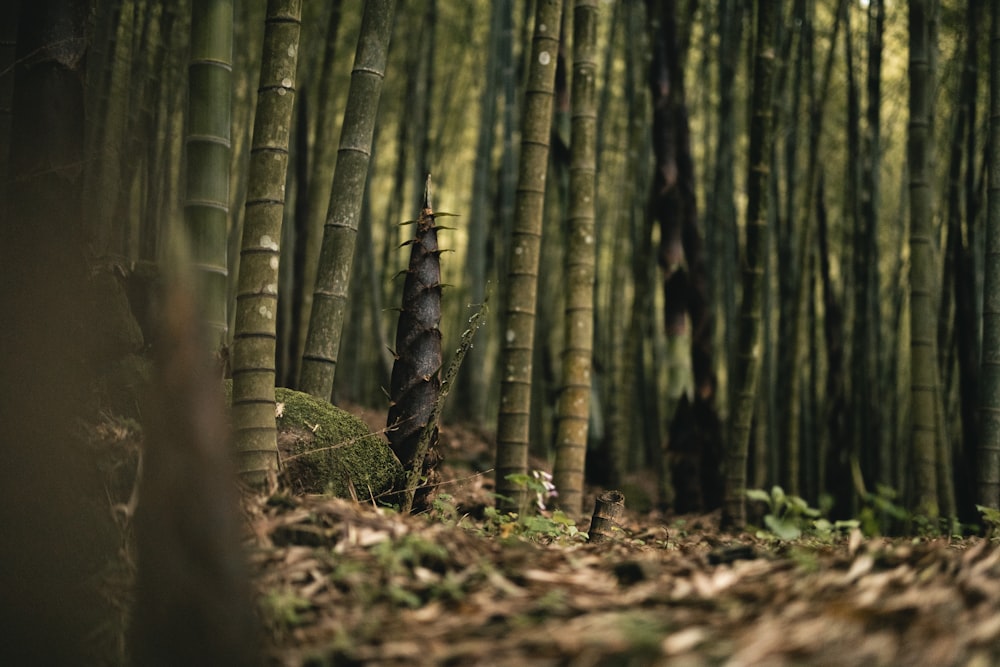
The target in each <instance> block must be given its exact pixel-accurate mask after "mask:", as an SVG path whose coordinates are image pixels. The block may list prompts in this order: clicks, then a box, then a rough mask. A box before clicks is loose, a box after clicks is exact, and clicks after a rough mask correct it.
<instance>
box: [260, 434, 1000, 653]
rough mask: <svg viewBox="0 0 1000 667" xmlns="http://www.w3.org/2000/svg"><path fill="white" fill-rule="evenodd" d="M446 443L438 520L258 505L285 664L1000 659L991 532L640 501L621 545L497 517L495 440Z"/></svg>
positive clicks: (318, 505) (998, 567)
mask: <svg viewBox="0 0 1000 667" xmlns="http://www.w3.org/2000/svg"><path fill="white" fill-rule="evenodd" d="M441 443H442V447H443V449H444V453H445V461H446V464H447V465H446V466H445V468H444V469H443V475H442V477H443V480H444V481H445V482H446V484H445V485H443V486H442V487H440V489H439V492H438V496H437V499H436V502H434V503H433V504H432V507H433V509H431V510H430V511H428V512H426V513H424V514H419V515H413V516H401V515H399V514H398V513H395V512H393V511H391V510H388V509H384V508H377V507H374V506H372V505H371V504H359V503H355V502H351V501H346V500H339V499H329V498H320V497H296V498H282V499H280V501H276V499H275V498H271V499H270V500H269V501H268V500H266V499H264V498H261V499H259V502H257V503H256V504H253V503H251V506H250V507H249V508H248V511H249V512H250V514H251V519H252V525H253V529H254V535H255V540H256V546H255V548H254V549H253V550H252V565H253V571H254V576H255V580H256V583H257V587H258V590H259V592H260V601H261V606H262V610H263V615H264V617H265V621H266V623H267V625H268V629H269V637H268V640H269V647H268V651H269V656H270V659H271V661H272V662H273V663H274V664H284V665H300V664H316V665H329V664H335V665H352V664H365V665H367V664H371V665H463V666H464V665H510V666H512V667H513V666H523V665H580V666H583V665H587V666H591V665H608V666H612V665H614V666H619V665H623V666H627V665H668V664H669V665H727V666H733V667H735V666H737V665H741V666H742V665H935V666H940V665H970V666H971V665H975V666H982V667H987V666H989V665H996V664H1000V550H998V549H997V548H996V545H995V544H993V543H991V542H990V541H989V540H985V539H982V538H968V539H963V540H956V539H946V538H938V539H930V538H922V539H899V538H896V539H885V538H877V539H867V538H863V537H862V536H861V533H860V532H859V531H857V530H854V531H845V532H844V533H843V534H840V533H838V534H832V535H827V536H826V537H823V538H818V537H810V538H801V539H799V540H795V541H779V540H777V539H773V538H769V537H767V536H765V535H758V534H756V533H754V534H749V533H747V534H740V535H728V534H724V533H720V532H719V531H718V528H717V525H718V516H717V515H709V516H684V517H663V516H659V515H657V514H644V515H639V514H636V513H629V512H626V514H627V518H626V520H625V522H624V526H623V528H624V530H622V531H621V533H620V536H619V537H618V538H617V539H613V540H611V541H609V542H605V543H602V544H590V543H588V542H587V541H586V539H585V537H584V536H583V535H581V534H579V533H575V534H574V530H573V529H572V528H570V527H568V526H566V525H563V524H560V523H559V522H557V521H550V520H546V519H545V515H543V518H542V520H540V521H537V522H535V523H532V524H526V523H523V522H522V523H510V522H504V521H502V520H500V518H499V517H497V516H495V515H491V514H490V512H489V511H488V510H486V509H485V508H487V507H489V506H490V505H492V495H491V486H492V482H491V479H490V475H488V474H482V473H480V474H476V472H475V465H476V461H478V462H479V463H480V465H482V463H483V458H484V452H485V453H488V451H489V450H488V447H489V445H488V444H487V443H486V442H485V441H484V440H483V439H482V438H481V437H480V436H478V435H477V434H475V433H474V432H472V431H469V430H466V429H457V430H456V429H445V430H444V431H443V432H442V436H441ZM470 466H471V468H470ZM627 502H628V499H626V504H627ZM549 516H551V515H549ZM587 527H588V526H587V521H584V522H583V523H582V524H581V525H579V526H577V528H578V529H579V530H580V531H586V529H587Z"/></svg>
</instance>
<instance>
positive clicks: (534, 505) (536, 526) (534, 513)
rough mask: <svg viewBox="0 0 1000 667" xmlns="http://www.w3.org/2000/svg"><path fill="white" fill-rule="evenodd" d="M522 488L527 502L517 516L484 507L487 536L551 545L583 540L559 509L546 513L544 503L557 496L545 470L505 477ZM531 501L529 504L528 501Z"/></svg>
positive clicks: (572, 522) (550, 476) (584, 534)
mask: <svg viewBox="0 0 1000 667" xmlns="http://www.w3.org/2000/svg"><path fill="white" fill-rule="evenodd" d="M506 479H508V480H510V481H511V482H513V483H514V484H515V485H517V486H520V487H522V488H524V489H525V491H526V492H527V493H525V494H524V496H525V497H526V500H525V501H524V502H523V503H522V506H521V508H520V509H521V511H520V512H518V513H516V514H515V513H512V512H511V513H502V512H500V511H499V510H497V509H495V508H487V509H486V512H485V514H484V518H485V519H486V528H485V529H484V530H485V532H486V533H487V534H492V535H499V536H500V537H520V538H524V539H528V540H540V541H546V542H552V541H557V540H564V539H568V540H571V541H577V540H580V541H582V540H586V539H587V534H586V533H581V532H580V531H579V530H578V529H577V527H576V522H574V521H573V520H572V519H571V518H569V516H567V515H566V513H565V512H563V511H562V510H553V511H551V512H550V511H549V510H548V509H547V507H546V503H547V502H548V501H549V500H551V499H552V498H555V497H557V496H558V493H557V492H556V488H555V485H554V484H553V483H552V475H551V474H550V473H547V472H545V471H544V470H533V471H532V472H531V474H530V475H525V474H513V475H508V476H507V478H506ZM532 500H533V501H534V502H531V501H532Z"/></svg>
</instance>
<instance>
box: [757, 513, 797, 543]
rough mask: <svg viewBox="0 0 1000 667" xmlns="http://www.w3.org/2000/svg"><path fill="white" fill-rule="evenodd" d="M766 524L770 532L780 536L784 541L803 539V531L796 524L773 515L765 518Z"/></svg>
mask: <svg viewBox="0 0 1000 667" xmlns="http://www.w3.org/2000/svg"><path fill="white" fill-rule="evenodd" d="M764 524H765V525H767V528H768V530H770V531H771V532H772V533H774V534H775V535H777V536H778V538H779V539H782V540H797V539H799V538H800V537H802V531H801V530H800V529H799V527H798V526H796V525H795V524H794V523H792V522H790V521H782V520H781V519H779V518H778V517H776V516H774V515H773V514H768V515H767V516H765V517H764Z"/></svg>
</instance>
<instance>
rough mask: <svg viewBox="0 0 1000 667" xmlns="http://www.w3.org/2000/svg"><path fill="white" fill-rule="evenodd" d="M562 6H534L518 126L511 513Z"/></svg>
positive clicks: (506, 378) (510, 342)
mask: <svg viewBox="0 0 1000 667" xmlns="http://www.w3.org/2000/svg"><path fill="white" fill-rule="evenodd" d="M561 15H562V0H538V2H537V4H536V6H535V32H534V37H533V39H532V48H531V63H530V67H529V69H528V85H527V89H526V91H525V98H524V118H523V121H522V123H521V158H520V165H519V168H518V179H517V195H516V200H515V205H514V208H515V214H514V230H513V237H512V242H511V248H512V250H511V254H510V264H509V267H508V270H507V293H508V294H509V295H510V296H509V297H508V300H507V306H506V309H505V313H504V327H503V334H502V335H503V351H502V353H501V357H502V358H501V363H500V373H501V381H500V409H499V413H498V417H497V465H496V489H497V494H498V496H497V507H498V508H499V509H502V510H509V511H516V510H517V509H518V508H519V507H520V506H521V498H522V496H523V494H524V489H523V488H522V487H520V486H519V485H518V484H516V483H515V482H513V481H511V480H509V479H507V477H508V476H509V475H514V474H525V473H526V472H527V469H528V434H529V428H530V422H531V371H532V364H531V358H532V355H533V353H534V349H535V308H536V306H537V303H538V264H539V257H540V255H541V241H542V217H543V212H544V210H543V209H544V204H545V176H546V171H547V169H548V161H549V141H550V136H551V133H552V103H553V96H554V92H555V75H556V60H557V54H558V50H559V32H560V27H561V26H560V19H561Z"/></svg>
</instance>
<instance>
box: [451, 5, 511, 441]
mask: <svg viewBox="0 0 1000 667" xmlns="http://www.w3.org/2000/svg"><path fill="white" fill-rule="evenodd" d="M505 4H506V3H504V2H493V3H491V5H490V35H489V41H488V49H489V51H488V53H487V54H486V80H485V82H484V85H483V91H482V94H481V96H480V102H479V107H480V110H479V136H478V138H477V140H476V159H475V164H474V167H473V169H474V172H473V178H472V201H471V207H470V209H471V210H470V214H469V243H468V251H467V254H466V261H465V266H466V275H467V276H468V281H469V285H468V299H467V301H468V303H469V304H470V306H471V305H473V304H480V303H482V302H483V301H484V299H485V298H486V283H487V280H488V276H489V266H488V261H487V260H488V253H487V248H488V245H489V243H488V241H489V235H490V232H489V230H490V227H491V225H490V222H491V219H493V220H496V219H497V218H498V217H499V216H496V215H495V214H494V215H492V216H491V214H490V210H491V206H490V203H491V198H490V183H491V182H492V181H493V177H494V170H493V147H494V145H495V144H496V134H497V133H496V124H497V116H498V113H497V99H498V94H497V82H498V81H499V80H500V76H501V62H502V60H503V57H502V55H501V53H500V44H501V35H502V32H503V21H504V12H510V9H511V8H510V7H509V6H505ZM493 210H495V209H493ZM473 307H475V306H473ZM460 313H461V318H462V322H461V325H462V328H461V329H459V331H461V330H463V329H464V328H465V321H466V320H467V319H468V317H469V316H470V315H471V312H466V311H465V310H464V309H463V310H461V311H460ZM483 333H485V332H483ZM488 349H489V346H488V344H486V342H485V341H480V342H479V343H478V344H476V345H475V346H473V348H472V349H471V350H469V352H468V358H467V360H468V362H469V365H470V366H471V367H473V368H476V369H477V370H476V372H475V373H462V374H461V375H460V376H459V378H458V382H459V385H460V387H461V388H462V389H463V390H464V391H461V392H460V395H461V396H462V401H461V403H460V404H459V405H458V406H457V407H458V408H459V409H460V410H461V411H462V412H463V416H464V417H466V418H467V419H470V420H471V421H473V422H474V423H482V422H484V421H485V418H486V398H487V393H488V391H489V386H490V378H491V377H492V376H491V374H490V367H491V364H489V363H488V361H487V356H486V354H487V351H488Z"/></svg>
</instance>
